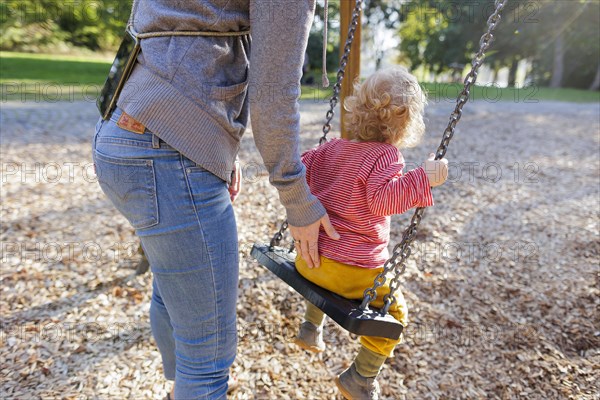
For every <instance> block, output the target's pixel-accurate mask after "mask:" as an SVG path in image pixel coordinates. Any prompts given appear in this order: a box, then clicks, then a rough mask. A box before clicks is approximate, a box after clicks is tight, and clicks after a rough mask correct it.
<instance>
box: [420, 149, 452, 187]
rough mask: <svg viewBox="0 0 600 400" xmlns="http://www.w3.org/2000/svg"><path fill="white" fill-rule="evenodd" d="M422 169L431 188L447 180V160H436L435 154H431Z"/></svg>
mask: <svg viewBox="0 0 600 400" xmlns="http://www.w3.org/2000/svg"><path fill="white" fill-rule="evenodd" d="M423 168H424V169H425V173H426V174H427V178H428V179H429V185H430V186H431V187H436V186H440V185H441V184H442V183H444V182H446V179H448V160H446V159H445V158H442V159H441V160H436V159H435V154H433V153H431V154H430V155H429V158H428V159H427V160H426V161H425V162H424V163H423Z"/></svg>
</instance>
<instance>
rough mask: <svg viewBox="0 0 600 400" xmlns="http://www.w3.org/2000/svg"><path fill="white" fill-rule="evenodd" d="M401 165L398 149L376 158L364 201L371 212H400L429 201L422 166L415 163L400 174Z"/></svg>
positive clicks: (431, 202)
mask: <svg viewBox="0 0 600 400" xmlns="http://www.w3.org/2000/svg"><path fill="white" fill-rule="evenodd" d="M403 168H404V164H403V163H402V162H401V161H400V158H399V154H398V153H396V154H394V153H393V152H385V154H382V155H381V156H380V157H379V158H378V159H377V161H376V163H375V166H374V167H373V169H372V170H371V172H370V174H369V178H368V179H367V201H368V204H369V208H370V210H371V212H372V213H373V214H375V215H379V216H387V215H392V214H402V213H404V212H406V211H408V210H410V209H411V208H413V207H429V206H432V205H433V196H432V194H431V187H430V186H429V179H428V178H427V174H426V173H425V170H424V169H423V168H421V167H419V168H415V169H413V170H411V171H408V172H407V173H405V174H403V173H402V170H403Z"/></svg>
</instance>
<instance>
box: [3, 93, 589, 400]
mask: <svg viewBox="0 0 600 400" xmlns="http://www.w3.org/2000/svg"><path fill="white" fill-rule="evenodd" d="M325 108H326V106H325V104H319V103H314V102H313V103H310V102H306V103H303V105H302V109H303V110H304V111H303V120H302V127H303V129H302V136H303V147H304V148H309V147H310V146H313V145H314V144H316V142H317V138H318V135H319V131H320V122H321V120H322V114H324V112H325ZM451 108H453V107H452V103H451V102H450V101H446V102H437V103H436V102H433V104H431V105H430V106H429V108H428V111H427V119H428V121H427V123H428V131H429V134H428V136H427V137H426V138H425V139H424V141H423V143H422V144H421V145H420V146H419V147H418V148H415V149H409V150H406V151H405V152H404V156H405V158H406V160H407V161H408V162H409V163H412V164H413V166H414V165H416V164H418V163H420V162H422V161H423V160H424V159H425V158H426V156H427V154H428V153H429V152H431V151H432V150H433V149H435V148H436V146H437V143H438V141H439V137H440V136H441V132H442V131H443V129H444V127H445V124H446V122H447V115H448V113H449V111H450V110H451ZM599 115H600V106H599V105H598V104H588V105H573V104H562V103H537V104H530V103H510V102H503V103H497V104H492V103H486V102H482V101H476V102H475V103H473V104H469V105H468V106H467V109H466V111H465V116H464V117H463V121H462V122H461V124H460V125H459V129H458V131H457V134H456V137H455V141H454V142H453V143H452V145H451V147H450V150H449V152H448V154H447V157H448V159H449V160H450V163H451V177H450V180H449V182H447V184H445V185H444V186H442V187H440V188H438V189H436V190H435V192H434V198H435V201H436V205H435V207H433V208H432V209H429V210H427V212H426V217H425V218H424V220H423V223H422V225H421V229H420V231H419V235H418V243H416V244H415V248H414V250H415V251H414V253H415V254H414V256H413V257H412V259H411V261H410V263H409V266H408V269H407V271H406V273H405V275H404V278H403V286H402V287H403V291H404V293H405V296H406V298H407V301H408V303H409V307H410V320H411V324H410V325H409V326H408V327H407V328H406V334H405V341H404V343H403V344H401V345H400V346H399V347H398V348H397V351H396V353H395V356H394V357H393V358H391V359H390V360H388V362H387V363H386V365H385V367H384V369H383V371H382V373H381V378H380V382H381V386H382V390H383V394H384V398H386V399H404V398H405V399H600V395H599V394H598V393H599V384H598V382H600V313H599V312H598V310H599V306H600V300H599V299H600V296H599V295H600V290H599V283H600V270H599V265H600V241H599V214H600V209H599V199H600V197H599V181H600V161H599V155H598V148H599V146H600V137H599V132H600V121H599ZM96 119H97V118H96V112H95V109H94V105H93V104H91V103H83V102H82V103H57V104H50V103H39V104H35V103H4V104H3V105H2V110H1V120H0V123H1V125H0V126H1V130H2V134H1V137H2V141H1V148H0V149H1V157H2V189H1V195H2V209H1V214H0V215H1V217H2V226H1V230H0V240H1V242H2V261H1V262H2V268H1V271H0V279H1V280H2V294H1V296H0V310H1V323H2V324H1V330H0V349H1V350H0V351H1V353H0V374H1V376H2V382H1V384H0V397H1V398H3V399H30V398H39V399H126V398H128V399H160V398H162V396H164V395H165V394H166V391H167V390H170V385H169V384H168V383H166V382H165V381H164V379H163V377H162V366H161V361H160V355H159V353H158V351H157V348H156V345H155V343H154V339H153V338H152V336H151V331H150V325H149V319H148V311H149V305H150V296H151V279H152V275H151V274H150V273H147V274H145V275H141V276H135V275H134V274H133V272H134V269H133V268H134V267H135V265H136V263H137V261H138V259H139V258H138V255H137V253H136V250H137V243H138V242H137V240H136V238H135V236H134V235H133V231H132V229H131V228H130V226H129V224H128V223H127V221H125V219H124V218H123V217H121V216H120V215H119V214H118V213H117V212H116V210H115V209H114V208H113V207H112V206H111V205H110V203H109V202H108V200H107V199H106V198H105V197H104V195H103V194H102V192H101V191H100V188H99V187H98V185H97V183H96V182H95V178H94V174H93V168H92V167H91V164H90V163H91V161H90V158H91V156H90V140H91V137H92V134H93V125H94V123H95V121H96ZM241 158H242V163H243V164H244V166H245V171H246V172H247V175H248V176H247V178H246V179H245V184H244V189H243V192H242V194H241V195H240V197H239V200H238V202H237V203H236V205H235V209H236V213H237V217H238V226H239V234H240V251H241V265H240V271H241V273H240V282H239V292H240V296H239V302H238V316H239V327H238V331H239V348H238V357H237V359H236V362H235V364H234V366H233V371H232V372H233V373H234V374H235V375H236V376H237V377H238V380H239V381H240V383H241V385H240V387H239V389H237V390H235V391H234V392H232V393H231V395H230V397H231V398H232V399H334V398H340V396H339V394H338V392H337V390H336V389H335V386H334V384H333V377H334V376H335V375H336V374H337V373H339V372H340V371H342V370H343V369H344V368H345V367H347V366H348V365H349V364H350V363H351V362H352V359H353V356H354V354H355V352H356V350H357V349H358V342H357V340H356V338H355V337H353V336H352V335H349V334H348V333H346V332H345V331H344V330H342V329H340V328H339V327H338V326H336V325H335V323H333V322H331V321H328V322H327V324H326V332H325V342H326V344H327V346H328V349H327V351H326V352H325V353H323V354H321V355H311V354H308V353H307V352H305V351H303V350H301V349H299V348H297V347H296V346H295V345H294V344H293V343H292V341H291V339H292V337H293V336H294V334H295V330H296V329H297V327H298V325H299V323H300V322H301V317H302V313H303V301H302V298H301V297H300V296H299V295H297V294H296V293H295V292H294V291H292V290H291V289H289V288H288V287H287V286H286V285H285V284H283V283H282V282H281V281H279V280H278V279H277V278H275V277H274V276H273V275H272V274H270V273H269V272H268V271H266V270H265V269H263V268H262V267H260V266H259V265H257V263H256V262H255V261H253V259H252V258H251V257H250V248H251V245H252V243H253V242H255V241H266V240H268V239H269V238H270V237H271V235H272V234H273V233H274V231H275V230H276V229H277V227H278V225H277V224H278V223H280V222H281V221H282V219H283V209H282V207H281V206H280V204H279V202H278V199H277V195H276V192H275V191H274V189H273V188H271V187H270V186H269V183H268V179H267V176H266V174H265V173H264V170H263V169H262V168H260V167H259V165H260V158H259V155H258V153H257V151H256V149H255V148H254V144H253V141H252V135H251V133H248V134H247V135H246V136H245V137H244V140H243V149H242V153H241ZM409 168H410V165H409ZM409 218H410V213H409V214H406V215H401V216H397V217H394V218H393V234H392V239H393V240H394V241H396V240H398V239H399V238H400V235H401V232H402V230H403V229H404V227H405V226H406V225H407V222H408V220H409Z"/></svg>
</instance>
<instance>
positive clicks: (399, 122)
mask: <svg viewBox="0 0 600 400" xmlns="http://www.w3.org/2000/svg"><path fill="white" fill-rule="evenodd" d="M426 103H427V100H426V98H425V94H424V93H423V91H422V90H421V87H420V86H419V82H417V79H416V78H415V77H414V76H413V75H411V74H410V73H409V72H408V70H407V69H406V68H404V67H395V68H389V69H384V70H381V71H377V72H375V73H374V74H373V75H371V76H370V77H368V78H367V79H366V80H365V81H364V82H363V83H362V84H361V83H358V82H356V83H355V84H354V93H353V95H352V96H349V97H347V98H346V100H345V101H344V109H345V110H346V111H347V112H348V114H347V117H346V118H345V126H346V130H347V132H348V133H350V135H351V136H353V137H354V139H356V140H358V141H361V142H387V143H390V144H392V145H394V146H396V147H414V146H416V145H417V144H418V143H419V141H420V140H421V137H422V136H423V133H424V132H425V123H424V122H423V112H424V108H425V104H426Z"/></svg>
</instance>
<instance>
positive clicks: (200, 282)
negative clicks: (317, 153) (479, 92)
mask: <svg viewBox="0 0 600 400" xmlns="http://www.w3.org/2000/svg"><path fill="white" fill-rule="evenodd" d="M314 6H315V4H314V0H303V1H295V2H287V1H286V2H264V1H259V0H250V1H248V0H246V1H239V0H237V1H231V0H213V1H201V0H188V1H178V2H174V1H172V0H139V1H138V4H136V5H135V7H134V11H133V17H134V18H133V25H134V28H135V30H136V31H137V32H140V33H146V32H160V31H203V32H213V33H214V32H240V34H238V35H236V36H218V34H213V35H211V36H203V37H198V36H193V37H189V36H168V37H156V38H148V39H144V40H142V44H141V46H142V51H141V53H140V55H139V57H138V63H137V65H136V67H135V69H134V70H133V72H132V74H131V76H130V78H129V79H128V81H127V84H126V85H125V87H124V89H123V92H122V93H121V95H120V98H119V100H118V103H117V105H118V108H117V109H116V110H115V111H114V112H113V114H112V116H111V118H110V119H109V120H106V121H100V122H99V123H98V126H97V129H96V135H95V138H94V162H95V165H96V170H97V174H98V177H99V182H100V185H101V187H102V189H103V191H104V192H105V193H106V194H107V196H108V197H109V198H110V199H111V201H112V202H113V203H114V205H115V206H116V207H117V208H118V209H119V211H121V212H122V213H123V215H124V216H125V217H126V218H127V219H128V220H129V221H130V222H131V224H132V225H133V227H134V228H135V229H136V233H137V235H138V236H139V237H140V239H141V241H142V245H143V248H144V251H145V253H146V254H147V257H148V259H149V261H150V265H151V268H152V272H153V277H154V279H153V294H152V304H151V308H150V322H151V326H152V333H153V336H154V338H155V339H156V342H157V345H158V347H159V350H160V352H161V355H162V359H163V366H164V371H165V377H166V378H167V379H169V380H174V381H175V385H174V392H173V393H172V397H173V398H175V399H198V398H202V399H204V398H206V399H217V398H225V396H226V392H227V380H228V374H229V367H230V366H231V364H232V362H233V360H234V358H235V350H236V336H237V335H236V315H235V310H236V300H237V283H238V243H237V232H236V225H235V218H234V213H233V209H232V205H231V201H230V196H232V195H231V194H230V193H229V192H228V184H231V183H233V185H232V191H235V185H236V182H235V181H234V182H232V176H235V177H237V180H238V181H239V179H240V175H239V169H237V170H236V168H235V159H236V156H237V152H238V149H239V142H240V139H241V136H242V134H243V133H244V130H245V128H246V124H247V121H248V117H249V116H251V119H252V128H253V134H254V140H255V142H256V145H257V147H258V149H259V151H260V153H261V155H262V157H263V160H264V163H265V165H266V167H267V168H268V170H269V173H270V182H271V183H272V184H273V185H274V186H275V187H276V188H277V189H278V192H279V197H280V200H281V202H282V204H283V205H284V206H285V208H286V211H287V218H288V221H289V223H290V230H291V233H292V235H293V236H294V238H295V240H296V241H297V242H299V243H297V247H298V248H299V252H300V254H301V255H302V256H303V257H304V259H305V260H306V262H307V263H308V264H309V265H311V266H318V264H319V257H318V248H317V238H318V232H319V229H320V226H321V225H323V227H324V229H325V230H326V231H327V232H328V234H329V235H330V236H332V237H338V236H337V233H336V232H335V230H334V229H333V227H332V226H331V224H330V223H329V219H328V217H327V214H326V212H325V209H324V208H323V206H322V205H321V203H320V202H319V201H318V199H317V198H316V197H314V196H313V195H312V194H311V193H310V190H309V188H308V185H307V184H306V180H305V170H304V167H303V165H302V162H301V161H300V156H299V139H298V134H299V127H300V125H299V113H298V103H297V98H298V95H299V90H300V86H299V82H300V77H301V71H302V61H303V57H304V52H305V50H306V44H307V40H308V33H309V29H310V26H311V23H312V18H313V13H314ZM250 28H251V29H252V34H251V37H250V35H248V34H245V33H244V32H245V31H248V30H250ZM234 194H235V193H234Z"/></svg>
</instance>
